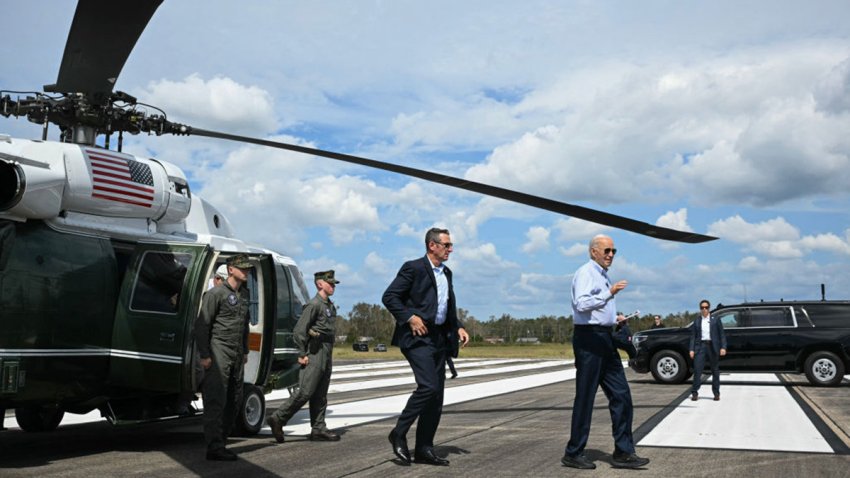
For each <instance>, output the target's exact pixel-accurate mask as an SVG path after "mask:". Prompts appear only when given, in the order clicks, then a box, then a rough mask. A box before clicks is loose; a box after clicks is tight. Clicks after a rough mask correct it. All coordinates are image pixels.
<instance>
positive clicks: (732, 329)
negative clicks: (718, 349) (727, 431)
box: [629, 301, 850, 386]
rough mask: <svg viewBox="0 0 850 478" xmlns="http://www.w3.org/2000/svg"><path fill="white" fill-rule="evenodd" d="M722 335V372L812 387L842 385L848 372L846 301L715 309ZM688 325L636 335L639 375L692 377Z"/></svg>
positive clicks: (849, 309)
mask: <svg viewBox="0 0 850 478" xmlns="http://www.w3.org/2000/svg"><path fill="white" fill-rule="evenodd" d="M712 315H714V316H715V317H718V318H719V319H720V320H721V321H722V323H723V328H724V330H725V331H726V340H727V342H728V347H729V348H728V349H727V350H726V356H725V357H721V358H720V370H721V371H724V372H736V371H739V372H741V371H746V372H773V373H777V372H798V373H800V372H802V373H805V374H806V378H808V380H809V382H811V383H812V384H813V385H821V386H834V385H838V384H839V383H841V380H842V379H843V378H844V374H845V371H846V370H848V369H850V301H794V302H758V303H744V304H738V305H730V306H724V305H720V306H718V307H717V309H715V310H714V311H712ZM692 326H693V324H690V325H689V326H687V327H680V328H662V329H653V330H645V331H642V332H638V333H636V334H635V335H634V337H633V343H634V345H635V347H636V348H637V355H636V356H635V358H633V359H631V360H629V365H631V368H632V369H633V370H634V371H636V372H638V373H647V372H651V373H652V376H653V377H654V378H655V380H657V381H659V382H663V383H681V382H683V381H685V380H686V379H687V378H688V377H690V376H691V375H692V374H693V366H694V364H693V361H692V360H691V358H690V356H689V353H688V352H689V351H688V347H689V342H690V337H691V327H692Z"/></svg>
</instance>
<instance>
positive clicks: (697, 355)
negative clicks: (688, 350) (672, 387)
mask: <svg viewBox="0 0 850 478" xmlns="http://www.w3.org/2000/svg"><path fill="white" fill-rule="evenodd" d="M694 348H696V350H694V383H693V385H692V386H691V392H698V391H699V387H700V385H702V369H703V368H705V356H706V355H708V364H709V366H710V367H711V391H712V392H714V394H715V395H720V357H719V355H718V353H717V352H715V351H714V347H712V346H711V342H701V343H700V344H699V345H697V346H696V347H694Z"/></svg>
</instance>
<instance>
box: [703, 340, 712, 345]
mask: <svg viewBox="0 0 850 478" xmlns="http://www.w3.org/2000/svg"><path fill="white" fill-rule="evenodd" d="M702 343H704V344H710V343H711V340H703V341H702Z"/></svg>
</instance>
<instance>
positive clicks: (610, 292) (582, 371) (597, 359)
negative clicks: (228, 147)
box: [561, 235, 649, 470]
mask: <svg viewBox="0 0 850 478" xmlns="http://www.w3.org/2000/svg"><path fill="white" fill-rule="evenodd" d="M589 252H590V260H589V261H588V262H587V263H586V264H584V265H583V266H581V267H580V268H579V269H578V270H577V271H576V273H575V274H574V275H573V284H572V297H573V300H572V307H573V323H574V325H575V329H574V331H573V352H574V354H575V366H576V396H575V402H574V403H573V417H572V423H571V425H570V440H569V442H568V443H567V447H566V449H565V451H564V457H563V458H562V459H561V463H563V464H564V465H565V466H569V467H572V468H580V469H587V470H592V469H594V468H596V465H595V464H594V463H593V462H592V461H590V459H589V458H588V457H587V456H586V455H585V453H584V448H585V446H586V445H587V439H588V437H589V435H590V421H591V418H592V416H593V399H594V397H595V396H596V391H597V390H598V388H599V387H600V386H601V387H602V391H604V392H605V396H606V397H608V409H609V410H610V412H611V423H612V425H613V435H614V456H613V459H612V461H611V464H612V465H613V466H614V467H615V468H640V467H643V466H646V465H647V464H648V463H649V459H647V458H641V457H639V456H637V455H636V454H635V444H634V438H633V437H632V413H633V410H632V396H631V392H630V391H629V383H628V382H627V381H626V374H625V372H624V370H623V362H622V359H621V358H620V354H619V353H618V352H617V347H616V345H615V343H614V340H613V337H612V335H611V334H612V333H613V331H614V326H615V325H616V323H617V319H616V317H617V306H616V304H615V301H614V296H615V295H617V293H618V292H620V291H622V290H623V289H625V288H626V286H627V285H628V283H627V282H626V281H624V280H621V281H619V282H616V283H613V284H612V283H611V280H610V279H609V278H608V268H609V267H611V263H612V262H614V255H615V254H617V249H616V248H614V241H613V240H612V239H611V238H610V237H608V236H605V235H598V236H596V237H594V238H593V239H592V240H591V241H590V248H589Z"/></svg>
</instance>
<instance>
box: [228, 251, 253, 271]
mask: <svg viewBox="0 0 850 478" xmlns="http://www.w3.org/2000/svg"><path fill="white" fill-rule="evenodd" d="M227 265H229V266H232V267H238V268H239V269H250V268H252V267H254V264H251V260H250V259H248V255H247V254H236V255H235V256H232V257H230V258H228V259H227Z"/></svg>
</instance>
